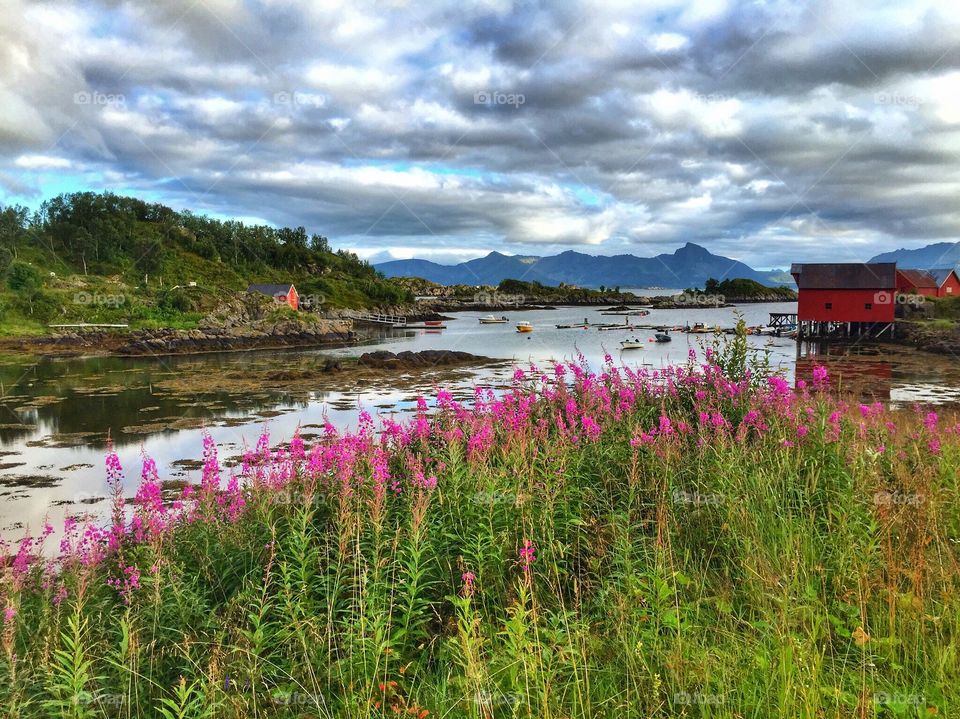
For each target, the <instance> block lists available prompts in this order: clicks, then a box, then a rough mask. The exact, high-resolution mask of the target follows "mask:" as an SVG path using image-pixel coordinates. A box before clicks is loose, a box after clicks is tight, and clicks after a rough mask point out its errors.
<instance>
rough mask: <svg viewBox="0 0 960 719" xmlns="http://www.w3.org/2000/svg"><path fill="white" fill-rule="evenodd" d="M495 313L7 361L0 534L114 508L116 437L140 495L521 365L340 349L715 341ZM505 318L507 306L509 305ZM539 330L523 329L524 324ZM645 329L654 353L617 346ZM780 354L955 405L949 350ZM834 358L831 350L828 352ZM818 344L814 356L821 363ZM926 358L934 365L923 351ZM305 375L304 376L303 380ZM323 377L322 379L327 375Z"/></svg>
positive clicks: (625, 356)
mask: <svg viewBox="0 0 960 719" xmlns="http://www.w3.org/2000/svg"><path fill="white" fill-rule="evenodd" d="M792 311H795V305H794V304H791V303H776V304H759V305H744V306H741V307H739V308H735V309H730V308H724V309H696V310H655V311H653V312H652V313H651V315H650V316H648V317H646V318H638V319H635V320H633V321H635V322H638V323H645V324H656V325H680V326H683V325H686V324H693V323H695V322H703V323H705V324H706V325H708V326H713V325H720V326H722V327H730V326H732V325H733V324H734V322H735V319H736V313H739V314H740V315H742V316H743V318H744V319H745V320H746V322H747V324H748V325H754V324H765V323H766V321H767V319H768V314H769V313H770V312H792ZM484 314H487V313H481V312H463V313H455V315H453V316H455V317H456V319H454V320H451V321H449V322H447V326H448V329H445V330H442V331H433V330H416V331H392V330H387V331H384V332H383V333H382V335H381V337H380V338H379V339H378V340H377V341H376V342H373V343H369V344H367V345H365V346H353V347H349V348H342V349H334V350H329V349H325V350H282V351H259V352H244V353H225V354H211V355H198V356H190V357H162V358H137V359H121V358H90V359H68V360H49V359H39V360H37V359H32V358H26V357H6V358H3V359H2V360H0V536H3V537H5V538H8V539H9V538H15V537H19V536H21V535H22V534H23V532H24V531H25V530H27V529H29V530H31V531H36V530H37V529H38V528H39V527H41V526H42V524H43V520H44V517H45V516H49V518H50V520H51V522H52V523H53V524H54V526H58V525H59V524H60V523H61V521H62V518H63V517H64V516H65V515H66V514H68V513H69V514H76V513H78V512H84V511H92V512H95V513H102V512H103V511H105V510H106V508H107V502H106V501H105V499H104V498H105V497H106V496H107V487H106V483H105V478H104V472H103V460H104V454H105V449H106V446H107V442H108V440H109V441H112V443H113V444H114V446H115V447H116V449H117V452H118V454H119V455H120V459H121V462H122V464H123V466H124V468H125V470H126V476H127V484H128V485H129V489H130V491H131V492H133V491H135V485H136V480H137V478H138V476H139V471H140V463H141V456H140V455H141V453H146V454H149V455H150V456H151V457H153V458H154V460H155V461H156V463H157V467H158V469H159V471H160V475H161V477H163V478H168V479H170V480H171V481H173V482H174V483H177V484H179V483H182V482H196V481H198V480H199V467H198V464H197V462H196V460H197V459H198V458H199V456H200V453H201V438H202V432H203V431H209V432H210V434H211V435H212V436H213V438H214V440H215V441H216V442H217V443H218V445H219V446H220V447H221V458H222V459H223V458H226V459H227V460H228V461H230V460H231V459H232V460H233V461H235V460H236V459H237V458H238V456H239V455H240V454H241V453H242V451H243V449H244V447H245V446H251V445H253V444H254V443H255V442H256V440H257V438H258V436H259V434H260V432H261V431H262V430H263V429H264V427H266V428H267V429H269V431H270V433H271V436H272V438H273V439H274V440H275V441H276V442H285V441H286V440H288V439H289V438H290V436H291V435H292V434H293V432H294V431H295V430H296V429H297V427H298V426H299V427H300V428H301V432H302V434H303V435H304V436H305V439H307V440H309V439H310V435H311V434H315V433H319V432H321V431H322V429H321V428H322V425H323V423H324V422H325V421H327V420H329V421H330V422H332V423H333V424H334V425H336V426H338V427H341V428H345V427H350V426H351V425H353V424H354V423H355V422H356V417H357V412H358V409H359V408H361V407H363V408H365V409H367V410H368V411H370V412H371V413H374V414H377V413H379V414H382V415H390V414H394V413H402V412H406V411H409V410H410V409H411V408H412V407H413V406H414V405H415V401H416V397H417V396H418V395H420V394H424V395H426V396H430V395H432V394H433V392H434V391H435V388H436V387H437V386H443V387H445V388H448V389H452V390H454V392H455V394H459V395H461V396H462V397H464V398H466V397H471V396H472V393H473V387H474V386H475V385H476V384H485V385H489V386H493V387H497V386H504V385H506V384H508V383H509V380H510V376H511V374H512V367H511V365H510V364H507V365H500V366H498V367H492V368H491V367H487V368H480V369H462V368H461V369H441V368H438V369H436V370H430V371H425V372H423V371H421V372H397V373H391V374H385V375H380V376H375V377H373V378H370V377H364V378H358V377H356V376H354V375H353V374H352V373H344V374H343V375H324V374H322V373H321V372H320V371H319V368H320V367H321V366H322V364H323V362H324V361H325V359H326V358H327V357H330V356H335V357H336V356H339V357H349V356H357V355H359V354H361V353H362V352H366V351H370V350H372V349H389V350H391V351H401V350H413V351H419V350H424V349H452V350H461V351H465V352H471V353H473V354H478V355H485V356H488V357H495V358H502V359H506V360H511V361H512V363H517V364H520V365H521V366H526V365H527V364H528V363H530V362H532V363H535V364H539V365H543V364H545V363H547V362H549V361H550V360H553V359H557V360H562V359H576V358H577V357H578V356H582V357H583V358H584V359H585V360H586V361H587V362H588V363H590V365H591V366H593V367H599V366H600V365H601V364H602V362H603V360H604V355H605V353H609V354H610V355H612V357H613V359H614V361H616V362H618V363H623V364H629V365H634V366H637V365H649V366H650V367H653V368H657V367H662V366H666V365H669V364H677V363H681V362H684V361H686V359H687V356H688V352H689V351H690V349H700V348H701V347H702V345H703V343H704V342H709V341H710V340H711V339H712V338H711V336H709V335H688V334H684V333H672V334H673V341H672V342H670V343H665V344H657V343H653V342H648V341H647V340H648V339H651V338H652V336H653V330H636V331H629V330H615V331H606V332H601V331H598V330H596V329H593V328H591V329H586V330H584V329H557V328H556V327H555V325H556V324H570V323H574V322H582V321H583V320H584V319H585V318H586V319H588V320H589V321H590V322H621V321H623V318H622V317H617V316H605V315H602V314H601V308H582V307H573V308H569V307H567V308H560V309H557V310H538V311H523V312H516V313H506V314H507V316H508V317H509V319H510V322H509V323H508V324H502V325H481V324H479V322H478V318H479V317H481V316H483V315H484ZM498 314H499V313H498ZM521 320H526V321H529V322H531V323H532V324H533V325H534V327H535V329H534V331H533V332H532V333H530V334H520V333H517V332H516V331H515V329H514V326H515V323H516V322H517V321H521ZM633 337H636V338H638V339H640V340H642V341H643V342H644V349H642V350H625V351H621V350H620V349H619V343H620V341H621V340H622V339H626V338H633ZM750 342H751V345H752V346H754V347H755V348H757V349H766V350H768V353H769V358H770V363H771V365H772V366H773V367H774V368H779V369H782V370H784V371H785V372H786V373H787V375H788V376H791V377H792V376H793V374H794V372H797V373H798V374H800V375H801V376H802V375H804V374H806V373H808V372H809V371H811V369H812V365H813V362H826V363H827V364H828V365H829V366H830V367H831V374H835V375H837V376H838V377H839V376H842V377H844V378H845V380H846V381H847V382H848V383H849V384H851V385H854V384H855V385H858V386H860V387H861V388H862V391H864V392H867V393H869V394H871V395H873V396H876V397H879V398H881V399H890V400H893V401H895V402H913V401H925V402H927V401H933V402H936V401H956V400H957V399H958V398H960V373H958V372H956V371H955V370H954V369H953V367H954V364H955V363H953V362H952V361H950V360H948V359H942V360H941V359H940V358H936V357H931V356H929V355H919V354H917V353H910V352H909V351H907V352H899V353H896V356H893V357H891V356H890V353H889V352H886V353H885V354H884V355H877V354H875V352H874V350H872V349H870V348H866V347H864V348H858V351H857V352H856V353H854V354H853V355H851V354H850V353H849V351H846V350H844V351H837V348H835V347H834V348H831V349H832V351H834V353H835V354H834V355H833V356H830V355H827V354H816V350H817V349H818V348H803V349H804V352H803V354H804V357H803V358H801V359H800V360H797V345H796V343H795V342H794V341H793V340H790V339H786V338H782V339H781V338H766V337H751V338H750ZM820 349H821V351H822V348H820ZM810 353H813V357H814V358H813V359H810V358H808V357H807V355H809V354H810ZM918 358H920V359H918ZM291 375H293V376H294V377H297V378H299V379H298V380H297V381H291V380H290V377H291ZM313 377H316V381H313V379H312V378H313Z"/></svg>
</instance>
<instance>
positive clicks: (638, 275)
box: [374, 242, 793, 289]
mask: <svg viewBox="0 0 960 719" xmlns="http://www.w3.org/2000/svg"><path fill="white" fill-rule="evenodd" d="M374 267H376V269H378V270H380V271H381V272H382V273H383V274H384V275H386V276H387V277H421V278H423V279H425V280H430V281H431V282H437V283H439V284H442V285H460V284H462V285H497V284H499V283H500V282H501V281H502V280H505V279H514V280H525V281H528V282H540V283H542V284H544V285H549V286H555V285H559V284H560V283H561V282H562V283H565V284H569V285H577V286H580V287H601V286H603V287H623V288H628V287H669V288H676V289H683V288H687V287H703V286H704V284H705V283H706V281H707V280H708V279H710V278H711V277H713V278H715V279H718V280H720V279H735V278H746V279H750V280H755V281H757V282H760V283H761V284H764V285H767V286H770V287H776V286H779V285H783V284H793V278H791V277H790V275H789V274H787V273H785V272H783V271H782V270H773V271H762V270H755V269H753V268H752V267H750V266H748V265H745V264H744V263H743V262H739V261H737V260H733V259H730V258H729V257H723V256H721V255H715V254H713V253H712V252H710V251H709V250H707V249H706V248H704V247H701V246H700V245H696V244H694V243H692V242H688V243H687V244H686V245H684V246H683V247H681V248H680V249H678V250H677V251H676V252H674V253H673V254H666V253H664V254H660V255H657V256H656V257H637V256H636V255H613V256H597V255H586V254H583V253H582V252H574V251H573V250H568V251H566V252H562V253H560V254H559V255H550V256H547V257H537V256H535V255H504V254H502V253H500V252H491V253H490V254H488V255H486V256H485V257H480V258H478V259H475V260H469V261H468V262H461V263H459V264H456V265H441V264H437V263H436V262H430V261H429V260H418V259H411V260H390V261H388V262H381V263H379V264H376V265H374Z"/></svg>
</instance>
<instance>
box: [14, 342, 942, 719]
mask: <svg viewBox="0 0 960 719" xmlns="http://www.w3.org/2000/svg"><path fill="white" fill-rule="evenodd" d="M958 427H960V425H958V424H957V420H956V417H953V416H952V415H951V416H949V417H948V416H947V415H946V414H944V415H941V416H938V415H937V414H936V413H933V412H926V411H921V410H919V409H918V410H904V411H900V412H892V411H889V410H888V409H886V408H885V407H883V406H881V405H879V404H878V405H859V404H858V403H857V402H856V401H853V400H847V399H844V398H841V397H837V396H835V395H834V394H833V393H832V392H831V390H830V385H829V378H827V377H826V373H825V372H824V371H823V370H822V369H818V370H816V371H815V373H814V377H813V380H812V382H811V383H810V385H809V386H806V385H803V384H802V383H801V385H800V386H799V387H797V388H793V387H791V386H789V385H788V384H787V383H786V382H784V381H783V380H782V379H780V378H777V377H767V376H765V373H764V372H762V371H758V372H757V373H756V374H754V375H751V374H750V373H748V372H745V371H744V364H743V358H742V347H741V348H740V349H737V348H736V347H734V348H732V349H730V348H728V349H727V350H724V351H722V352H720V353H718V354H712V355H710V357H709V358H708V359H706V360H704V359H702V358H701V359H700V360H694V359H691V361H690V362H689V363H688V364H687V365H684V366H680V367H676V368H674V369H671V370H668V371H664V372H659V373H657V372H655V373H652V374H648V373H646V372H639V373H638V372H634V371H631V370H629V369H626V368H622V367H614V366H612V365H610V366H607V367H605V368H603V369H602V370H600V371H598V372H597V373H592V372H590V371H589V370H587V369H586V368H584V367H581V366H578V365H575V364H567V365H558V366H556V367H553V366H551V367H550V368H549V369H546V370H541V369H536V368H531V369H530V370H527V371H525V372H522V371H518V372H517V373H516V376H515V386H514V389H513V390H512V391H511V392H509V393H507V394H505V395H502V396H497V397H494V396H492V395H489V394H487V393H485V392H483V391H478V392H477V395H476V398H475V402H472V403H470V404H469V405H468V406H467V405H462V404H459V403H457V402H455V401H454V400H453V399H452V397H451V396H450V395H449V394H446V393H443V392H441V393H440V394H439V395H438V397H437V398H436V399H435V401H432V402H430V403H428V402H426V401H422V402H421V403H420V406H419V409H418V412H417V414H416V416H415V417H413V418H411V419H410V421H408V422H404V423H393V422H391V421H386V422H385V423H384V425H383V426H382V427H380V426H376V427H375V423H374V420H373V419H371V418H370V417H369V416H366V415H362V416H361V422H360V427H359V429H358V431H357V432H356V433H353V434H346V435H340V434H337V433H336V432H335V431H334V430H333V428H328V430H327V433H326V436H325V438H324V439H323V440H322V441H319V442H317V444H316V445H314V446H313V447H305V446H304V445H303V442H302V441H300V440H299V438H293V440H292V441H291V442H290V443H289V444H288V445H286V446H285V447H283V448H282V449H270V446H271V442H270V440H269V438H267V437H264V438H262V440H261V442H260V444H259V445H258V446H257V447H256V448H255V449H253V450H252V451H250V453H249V454H248V455H247V456H246V458H245V461H244V463H243V465H242V466H241V467H236V468H235V469H233V470H227V469H226V468H224V467H222V466H221V463H220V461H219V459H218V457H217V453H216V447H215V446H213V444H212V442H211V441H209V440H208V441H207V442H206V443H205V447H204V469H203V479H202V485H201V486H199V487H197V488H194V489H192V490H189V491H187V492H186V493H185V494H184V495H183V496H181V497H178V498H177V499H176V501H174V502H169V501H164V499H163V498H162V497H161V492H160V486H159V478H158V477H157V476H156V470H155V468H154V467H153V465H152V463H151V462H149V461H146V462H145V464H144V467H143V471H142V476H141V479H140V489H139V492H138V495H137V500H136V502H135V503H134V505H133V507H132V508H131V507H127V508H126V511H125V508H124V506H123V502H122V500H118V501H117V502H115V507H114V515H113V516H114V518H113V522H112V523H111V524H110V525H109V526H106V527H103V528H100V529H98V528H96V527H94V526H85V525H81V524H76V525H71V526H68V527H67V532H66V535H65V536H64V539H63V540H62V541H61V542H60V547H59V551H53V552H47V553H45V554H42V553H39V550H38V547H39V545H40V544H41V543H43V542H44V537H43V536H41V537H35V538H28V539H25V540H24V541H23V542H22V543H21V544H20V545H19V546H14V547H11V548H10V553H11V559H10V561H9V562H8V563H7V564H6V566H5V567H4V569H3V574H2V577H3V580H2V584H0V607H3V608H4V609H5V614H4V625H3V634H2V658H0V705H2V706H4V707H6V712H7V713H6V714H5V716H11V717H48V716H65V717H141V716H143V717H167V718H169V717H182V718H187V717H358V718H359V717H395V716H405V717H408V716H409V717H413V716H416V717H420V718H421V719H422V718H423V717H427V716H431V717H475V718H487V717H536V718H538V719H540V718H544V717H556V718H558V719H560V718H567V717H583V718H587V717H591V718H592V717H618V718H620V717H731V718H732V717H751V718H755V719H767V718H768V717H791V718H792V717H798V718H799V717H810V718H814V717H817V718H820V717H836V718H837V719H840V718H847V717H931V716H939V717H951V716H957V715H958V713H960V681H958V680H960V676H958V675H960V656H958V648H960V638H958V629H960V624H958V622H960V598H958V594H957V591H958V588H960V587H958V579H960V573H958V555H960V512H958V479H957V474H958V473H957V470H958V467H960V438H958ZM381 430H382V431H381ZM107 471H108V475H109V478H110V480H111V482H112V483H113V484H114V485H115V486H116V485H118V484H119V483H120V482H121V474H122V470H121V468H120V467H119V464H118V461H117V460H116V457H115V456H114V455H110V456H109V457H108V459H107ZM118 497H119V494H118ZM47 533H49V534H51V535H56V533H54V528H52V527H51V528H49V529H48V530H47ZM46 542H47V543H48V544H49V543H54V544H55V543H56V540H55V539H54V538H53V536H51V537H49V538H47V539H46ZM52 549H54V550H56V549H57V548H56V547H52ZM53 556H56V557H57V558H56V559H53V558H43V557H53Z"/></svg>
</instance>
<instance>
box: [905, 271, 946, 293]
mask: <svg viewBox="0 0 960 719" xmlns="http://www.w3.org/2000/svg"><path fill="white" fill-rule="evenodd" d="M938 286H939V283H938V282H937V280H936V279H935V278H934V276H933V275H932V274H930V273H929V272H927V271H926V270H899V269H898V270H897V292H898V293H900V294H904V295H923V296H924V297H936V296H937V287H938Z"/></svg>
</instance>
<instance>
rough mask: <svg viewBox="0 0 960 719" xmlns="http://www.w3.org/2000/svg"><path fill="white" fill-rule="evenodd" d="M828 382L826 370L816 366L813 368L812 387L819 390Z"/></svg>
mask: <svg viewBox="0 0 960 719" xmlns="http://www.w3.org/2000/svg"><path fill="white" fill-rule="evenodd" d="M829 382H830V376H829V375H828V374H827V368H826V367H824V366H823V365H817V366H816V367H814V368H813V386H814V387H816V388H818V389H820V388H822V387H826V386H827V384H828V383H829Z"/></svg>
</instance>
